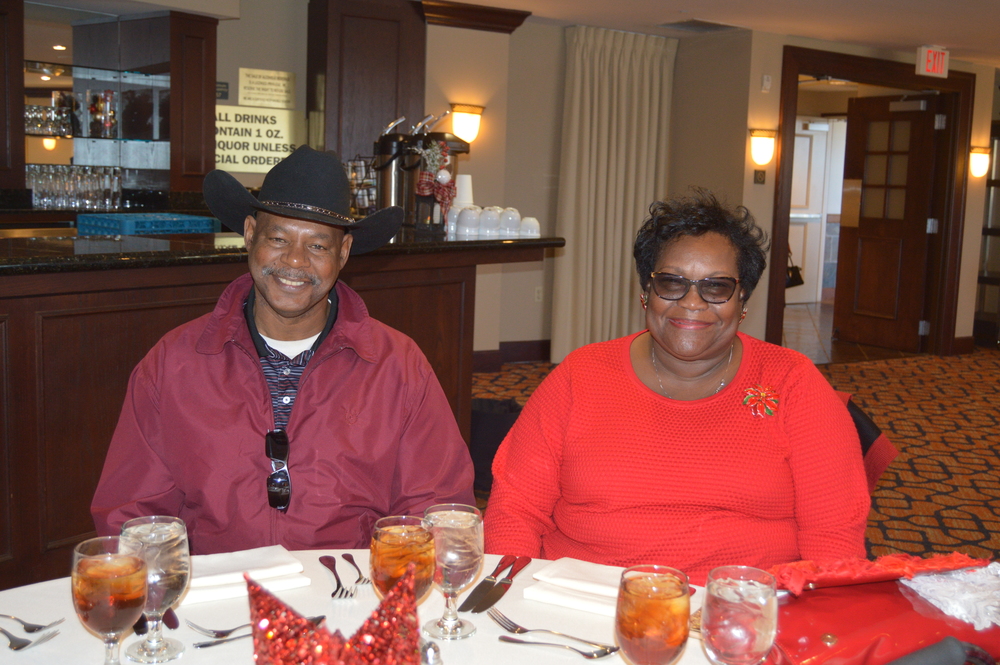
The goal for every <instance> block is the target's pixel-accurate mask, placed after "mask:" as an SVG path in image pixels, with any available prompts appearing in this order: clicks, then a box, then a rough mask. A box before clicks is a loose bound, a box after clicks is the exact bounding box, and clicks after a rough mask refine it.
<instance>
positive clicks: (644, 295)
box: [639, 294, 646, 309]
mask: <svg viewBox="0 0 1000 665" xmlns="http://www.w3.org/2000/svg"><path fill="white" fill-rule="evenodd" d="M639 303H640V304H641V305H642V308H643V309H646V294H642V295H641V296H639Z"/></svg>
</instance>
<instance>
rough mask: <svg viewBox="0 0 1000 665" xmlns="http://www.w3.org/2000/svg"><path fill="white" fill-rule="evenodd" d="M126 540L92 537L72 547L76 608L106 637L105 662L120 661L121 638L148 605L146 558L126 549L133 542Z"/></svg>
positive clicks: (90, 627)
mask: <svg viewBox="0 0 1000 665" xmlns="http://www.w3.org/2000/svg"><path fill="white" fill-rule="evenodd" d="M123 540H127V539H124V538H120V537H119V536H105V537H103V538H91V539H90V540H85V541H83V542H82V543H80V544H79V545H77V546H76V547H75V548H74V549H73V569H72V573H71V575H70V578H71V585H72V591H73V608H74V609H75V610H76V613H77V615H78V616H79V617H80V621H82V622H83V625H84V626H86V627H87V629H88V630H90V631H91V632H92V633H94V634H96V635H97V636H98V637H100V638H101V639H103V640H104V665H119V662H120V661H119V660H118V649H119V640H121V637H122V635H123V634H124V633H125V631H127V630H128V629H129V628H131V627H132V624H134V623H135V622H136V621H137V620H138V619H139V617H140V616H141V615H142V610H143V608H144V607H145V606H146V588H147V586H146V562H145V561H144V560H143V559H142V557H141V556H138V555H136V554H129V553H126V552H127V551H128V550H129V549H130V548H131V549H132V550H133V551H134V546H132V547H130V546H131V545H132V544H130V543H125V544H124V545H123V542H122V541H123Z"/></svg>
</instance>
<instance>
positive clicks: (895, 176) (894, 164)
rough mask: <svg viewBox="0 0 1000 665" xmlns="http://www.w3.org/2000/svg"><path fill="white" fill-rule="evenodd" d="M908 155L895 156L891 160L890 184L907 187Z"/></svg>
mask: <svg viewBox="0 0 1000 665" xmlns="http://www.w3.org/2000/svg"><path fill="white" fill-rule="evenodd" d="M908 158H909V157H908V155H893V156H892V157H890V158H889V184H890V185H898V186H900V187H906V167H907V165H908V162H907V160H908Z"/></svg>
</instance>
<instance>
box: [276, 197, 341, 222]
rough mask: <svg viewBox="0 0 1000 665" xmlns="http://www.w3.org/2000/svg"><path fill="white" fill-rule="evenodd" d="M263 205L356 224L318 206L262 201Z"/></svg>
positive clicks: (337, 213)
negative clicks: (311, 213) (301, 211)
mask: <svg viewBox="0 0 1000 665" xmlns="http://www.w3.org/2000/svg"><path fill="white" fill-rule="evenodd" d="M260 203H261V204H262V205H266V206H277V207H280V208H292V209H294V210H304V211H306V212H315V213H319V214H320V215H328V216H330V217H336V218H337V219H342V220H344V221H345V222H347V223H348V224H352V225H353V224H355V223H356V221H355V220H354V219H352V218H350V217H347V216H345V215H341V214H340V213H339V212H334V211H332V210H327V209H326V208H319V207H317V206H311V205H306V204H305V203H291V202H288V201H261V202H260Z"/></svg>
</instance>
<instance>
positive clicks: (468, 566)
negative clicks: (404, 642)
mask: <svg viewBox="0 0 1000 665" xmlns="http://www.w3.org/2000/svg"><path fill="white" fill-rule="evenodd" d="M424 522H425V523H426V524H427V528H428V529H429V530H430V532H431V535H432V536H433V537H434V583H435V584H437V586H438V588H439V589H441V593H443V594H444V603H445V604H444V616H442V617H441V618H440V619H437V620H432V621H428V622H427V623H426V624H424V633H425V634H427V635H428V636H429V637H433V638H436V639H439V640H460V639H462V638H465V637H469V636H471V635H473V634H474V633H475V632H476V627H475V626H474V625H473V624H472V622H471V621H469V620H467V619H466V620H463V619H459V618H458V612H457V611H456V598H457V597H458V594H459V592H460V591H461V590H462V589H464V588H466V587H468V586H469V585H470V584H472V583H473V582H475V581H476V577H477V576H478V575H479V569H480V567H482V565H483V516H482V514H481V513H480V512H479V510H478V509H477V508H476V507H474V506H466V505H462V504H457V503H445V504H439V505H436V506H431V507H430V508H428V509H427V510H426V511H424Z"/></svg>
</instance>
